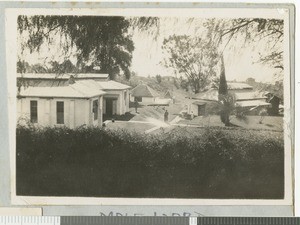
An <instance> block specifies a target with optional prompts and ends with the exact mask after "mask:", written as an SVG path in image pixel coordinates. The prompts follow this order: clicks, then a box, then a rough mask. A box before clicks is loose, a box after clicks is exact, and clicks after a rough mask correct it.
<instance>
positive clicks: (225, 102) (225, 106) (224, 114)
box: [219, 56, 233, 126]
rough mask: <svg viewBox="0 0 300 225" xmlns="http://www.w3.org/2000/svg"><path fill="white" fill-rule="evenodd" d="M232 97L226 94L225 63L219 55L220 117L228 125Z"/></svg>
mask: <svg viewBox="0 0 300 225" xmlns="http://www.w3.org/2000/svg"><path fill="white" fill-rule="evenodd" d="M232 100H233V99H232V98H231V96H230V95H229V94H228V88H227V81H226V76H225V65H224V59H223V56H222V57H221V73H220V84H219V102H220V103H221V112H220V118H221V121H222V123H224V124H225V126H229V125H230V120H229V114H230V111H231V105H232Z"/></svg>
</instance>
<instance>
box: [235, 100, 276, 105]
mask: <svg viewBox="0 0 300 225" xmlns="http://www.w3.org/2000/svg"><path fill="white" fill-rule="evenodd" d="M269 105H271V104H270V103H268V102H265V101H263V100H252V101H240V102H236V106H239V107H255V106H269Z"/></svg>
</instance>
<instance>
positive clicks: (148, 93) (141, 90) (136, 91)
mask: <svg viewBox="0 0 300 225" xmlns="http://www.w3.org/2000/svg"><path fill="white" fill-rule="evenodd" d="M131 94H132V96H134V97H158V96H159V94H158V93H157V92H156V91H154V90H153V89H152V88H151V87H149V86H148V85H146V84H139V85H138V86H136V87H135V88H133V89H132V90H131Z"/></svg>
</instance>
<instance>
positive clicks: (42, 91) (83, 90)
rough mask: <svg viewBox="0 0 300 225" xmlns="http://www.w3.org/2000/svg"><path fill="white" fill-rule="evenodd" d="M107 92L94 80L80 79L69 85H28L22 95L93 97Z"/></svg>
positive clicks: (21, 92)
mask: <svg viewBox="0 0 300 225" xmlns="http://www.w3.org/2000/svg"><path fill="white" fill-rule="evenodd" d="M105 93H106V92H104V91H102V90H100V89H99V87H98V85H97V82H95V81H93V80H89V81H84V82H82V81H78V82H76V83H74V84H71V85H68V86H59V87H28V88H26V89H25V90H21V91H20V94H19V96H21V97H56V98H91V97H96V96H99V95H103V94H105Z"/></svg>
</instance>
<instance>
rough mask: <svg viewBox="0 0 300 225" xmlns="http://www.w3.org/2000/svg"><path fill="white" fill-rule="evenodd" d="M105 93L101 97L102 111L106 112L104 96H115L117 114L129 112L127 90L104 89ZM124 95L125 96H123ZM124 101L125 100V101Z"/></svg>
mask: <svg viewBox="0 0 300 225" xmlns="http://www.w3.org/2000/svg"><path fill="white" fill-rule="evenodd" d="M105 92H106V93H107V94H106V95H105V96H104V99H103V104H102V105H103V112H104V114H105V113H106V98H116V99H117V102H116V103H115V104H116V105H115V106H114V107H115V110H114V111H115V113H116V114H117V115H123V114H125V113H126V112H129V90H114V91H110V90H105ZM125 96H126V98H125ZM125 101H126V102H125Z"/></svg>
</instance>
